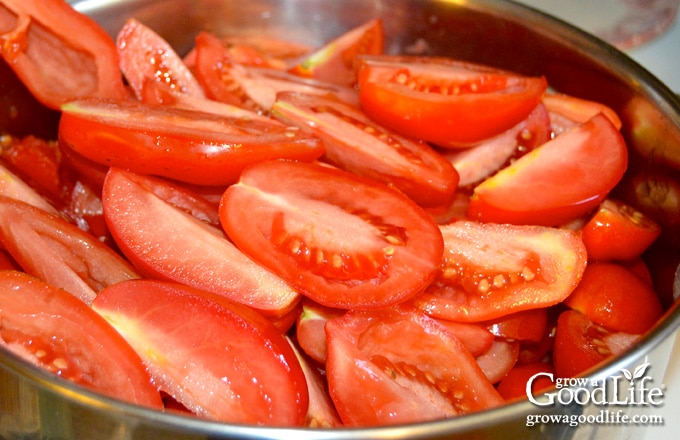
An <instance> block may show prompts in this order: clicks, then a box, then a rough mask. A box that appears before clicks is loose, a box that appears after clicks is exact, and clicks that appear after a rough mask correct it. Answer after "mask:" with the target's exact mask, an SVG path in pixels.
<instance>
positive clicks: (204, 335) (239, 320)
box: [93, 280, 308, 426]
mask: <svg viewBox="0 0 680 440" xmlns="http://www.w3.org/2000/svg"><path fill="white" fill-rule="evenodd" d="M93 308H94V310H95V311H97V312H98V313H99V314H101V315H102V316H103V317H104V318H105V319H107V320H108V321H109V322H111V324H112V325H113V326H114V327H115V328H116V329H117V330H118V331H119V332H120V333H121V334H122V335H123V336H124V337H125V338H126V339H127V340H128V341H129V343H130V345H132V347H134V349H135V350H136V351H137V352H138V353H139V354H140V356H141V357H142V359H143V360H144V363H145V364H146V366H147V368H148V369H149V371H150V372H151V375H152V376H153V377H154V379H155V380H156V382H157V383H158V384H159V386H160V387H161V389H163V390H164V391H166V392H167V393H168V394H170V395H171V396H173V397H174V398H175V399H176V400H177V401H178V402H180V403H182V404H183V405H184V406H186V407H187V408H188V409H190V410H192V411H193V412H194V413H196V414H198V415H201V416H207V417H210V418H213V419H216V420H221V421H228V422H232V423H248V424H257V425H268V426H301V425H302V424H303V423H304V420H305V416H306V413H307V405H308V393H307V385H306V382H305V378H304V373H303V372H302V369H301V367H300V364H299V362H298V361H297V358H296V356H295V353H294V352H293V350H292V348H291V347H290V345H289V344H288V341H286V339H285V338H284V337H283V335H282V334H281V333H279V331H278V330H277V329H276V328H275V327H274V326H273V325H272V324H271V323H270V322H269V321H267V320H266V319H265V318H264V317H262V316H261V315H259V314H257V313H256V312H255V311H253V310H251V309H249V308H247V307H245V306H242V305H239V304H235V303H232V302H230V301H228V300H226V299H225V298H224V297H221V296H219V295H213V294H209V293H206V292H202V291H200V290H197V289H193V288H190V287H187V286H182V285H179V284H175V283H168V282H162V281H155V280H135V281H130V282H125V283H119V284H116V285H115V286H110V287H109V288H107V289H105V290H104V291H102V292H101V294H100V295H99V296H98V298H97V300H96V301H95V302H94V304H93ZM225 378H226V380H225ZM197 384H198V385H197Z"/></svg>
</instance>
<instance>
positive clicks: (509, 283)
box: [413, 220, 586, 322]
mask: <svg viewBox="0 0 680 440" xmlns="http://www.w3.org/2000/svg"><path fill="white" fill-rule="evenodd" d="M440 230H441V232H442V235H443V237H444V246H445V250H444V261H443V263H442V265H441V268H440V269H439V271H438V273H437V276H436V278H435V280H434V281H433V282H432V284H430V285H429V286H428V287H427V289H426V290H425V292H424V293H422V294H420V295H418V296H417V297H416V298H415V299H414V300H413V301H414V303H415V304H416V306H417V307H418V308H419V309H421V310H423V311H426V312H427V313H428V314H430V315H431V316H434V317H438V318H442V319H449V320H452V321H464V322H480V321H488V320H492V319H497V318H500V317H502V316H506V315H509V314H512V313H516V312H520V311H523V310H531V309H536V308H542V307H548V306H551V305H553V304H557V303H559V302H560V301H562V300H564V299H565V298H566V297H567V296H569V294H570V293H571V292H572V290H574V288H575V287H576V285H577V284H578V282H579V280H580V279H581V274H582V273H583V271H584V269H585V266H586V251H585V247H584V246H583V242H582V241H581V238H580V236H579V234H578V233H577V232H574V231H568V230H564V229H556V228H548V227H544V226H513V225H498V224H491V223H477V222H471V221H464V220H461V221H457V222H454V223H451V224H448V225H442V226H440Z"/></svg>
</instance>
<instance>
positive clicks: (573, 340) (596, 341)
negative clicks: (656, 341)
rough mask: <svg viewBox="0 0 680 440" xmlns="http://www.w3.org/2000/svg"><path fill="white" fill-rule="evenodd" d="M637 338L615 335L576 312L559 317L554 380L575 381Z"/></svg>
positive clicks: (572, 311) (636, 336)
mask: <svg viewBox="0 0 680 440" xmlns="http://www.w3.org/2000/svg"><path fill="white" fill-rule="evenodd" d="M638 339H639V335H631V334H628V333H623V332H614V331H611V330H608V329H606V328H604V327H602V326H599V325H597V324H595V323H594V322H592V321H591V320H589V319H588V317H587V316H586V315H584V314H582V313H581V312H578V311H576V310H566V311H564V312H562V313H561V314H560V317H559V318H558V320H557V330H556V331H555V344H554V346H553V365H554V366H555V373H556V374H557V377H574V376H578V375H581V374H583V373H585V372H586V371H587V370H589V369H590V368H592V367H594V366H595V365H597V364H599V363H600V362H602V361H604V360H606V359H608V358H609V357H611V356H615V355H618V354H621V353H623V352H624V351H625V350H627V349H628V348H630V347H632V346H633V345H634V344H635V342H636V341H637V340H638Z"/></svg>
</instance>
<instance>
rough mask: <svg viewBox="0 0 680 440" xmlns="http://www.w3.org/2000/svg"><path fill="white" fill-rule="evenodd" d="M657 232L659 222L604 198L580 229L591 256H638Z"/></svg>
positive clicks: (657, 234)
mask: <svg viewBox="0 0 680 440" xmlns="http://www.w3.org/2000/svg"><path fill="white" fill-rule="evenodd" d="M659 235H661V226H659V225H658V224H657V223H656V222H654V221H653V220H652V219H650V218H648V217H647V216H645V215H644V214H643V213H641V212H640V211H638V210H637V209H635V208H633V207H632V206H630V205H628V204H626V203H624V202H621V201H618V200H615V199H611V198H608V199H606V200H605V201H603V202H602V204H601V205H600V207H599V209H598V210H597V211H596V212H595V214H594V215H593V216H592V217H591V218H590V220H589V221H588V223H586V225H585V226H584V227H583V229H582V237H583V243H584V244H585V245H586V248H587V249H588V258H589V259H591V260H616V261H629V260H634V259H635V258H638V257H639V256H640V255H642V253H643V252H644V251H645V250H646V249H647V248H649V246H650V245H651V244H652V243H653V242H654V240H656V239H657V238H658V237H659Z"/></svg>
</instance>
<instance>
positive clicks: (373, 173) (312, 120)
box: [271, 93, 458, 206]
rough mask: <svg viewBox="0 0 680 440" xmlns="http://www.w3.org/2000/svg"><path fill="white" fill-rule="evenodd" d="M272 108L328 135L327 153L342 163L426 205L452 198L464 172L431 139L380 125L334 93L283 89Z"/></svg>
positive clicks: (284, 118) (284, 117)
mask: <svg viewBox="0 0 680 440" xmlns="http://www.w3.org/2000/svg"><path fill="white" fill-rule="evenodd" d="M271 113H272V115H273V116H274V117H276V118H277V119H279V120H281V121H282V122H284V123H285V124H287V125H295V126H297V127H300V128H301V129H302V130H306V131H308V132H309V133H312V134H314V135H316V136H318V137H319V138H321V139H322V140H323V141H324V145H325V146H326V152H325V154H324V156H323V159H324V160H325V161H327V162H329V163H331V164H333V165H335V166H337V167H338V168H341V169H344V170H347V171H351V172H353V173H355V174H358V175H361V176H366V177H370V178H372V179H374V180H377V181H379V182H383V183H386V184H388V185H393V186H394V187H396V188H398V189H399V190H401V191H402V192H404V194H406V195H407V196H409V197H410V198H411V199H412V200H414V201H415V202H416V203H418V204H419V205H421V206H440V205H444V204H449V203H450V202H451V201H452V199H453V197H454V195H453V193H454V191H455V190H456V187H457V184H458V173H457V172H456V170H455V168H453V166H452V165H451V163H450V162H448V161H446V160H444V159H443V158H442V157H441V155H439V154H438V153H437V152H435V151H434V150H433V149H432V148H431V147H430V146H429V145H427V144H425V143H422V142H419V141H417V140H413V139H408V138H405V137H403V136H400V135H398V134H396V133H394V132H392V131H390V130H387V129H384V128H382V127H380V126H378V125H376V124H375V123H374V122H373V121H371V120H370V119H368V118H367V117H366V116H365V115H364V114H363V113H362V112H361V111H360V110H358V109H356V108H354V107H351V106H349V105H346V104H343V103H340V102H337V100H334V99H332V98H327V97H321V96H313V95H307V94H300V93H280V94H279V95H278V99H277V101H276V104H274V106H273V107H272V110H271Z"/></svg>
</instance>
